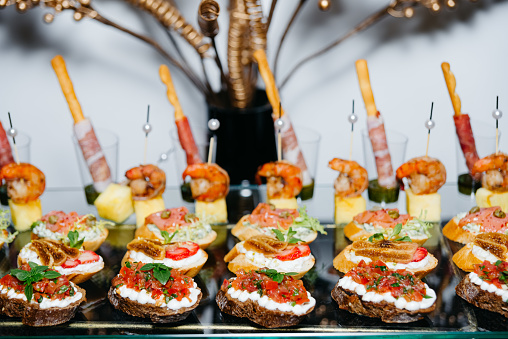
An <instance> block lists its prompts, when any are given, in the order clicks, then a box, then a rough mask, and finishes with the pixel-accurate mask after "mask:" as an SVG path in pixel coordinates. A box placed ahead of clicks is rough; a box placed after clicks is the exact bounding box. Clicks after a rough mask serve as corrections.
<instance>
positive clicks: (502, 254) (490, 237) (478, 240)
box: [452, 233, 508, 272]
mask: <svg viewBox="0 0 508 339" xmlns="http://www.w3.org/2000/svg"><path fill="white" fill-rule="evenodd" d="M473 246H478V247H479V248H481V249H483V250H484V251H487V252H488V253H490V254H491V255H492V256H493V258H492V259H494V258H495V260H494V262H495V261H497V260H503V261H508V236H507V235H505V234H502V233H480V234H478V235H477V236H476V237H475V239H474V240H473V241H472V242H470V243H469V244H466V246H464V247H462V248H461V249H460V250H459V251H458V252H457V253H455V254H454V255H453V258H452V260H453V262H454V263H455V265H457V266H458V267H459V268H460V269H461V270H463V271H466V272H473V271H474V265H476V264H481V263H482V262H483V260H484V259H480V258H478V257H477V256H475V255H474V254H473ZM487 260H488V259H487ZM489 261H491V260H489Z"/></svg>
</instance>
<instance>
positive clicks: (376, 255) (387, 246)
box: [333, 238, 437, 278]
mask: <svg viewBox="0 0 508 339" xmlns="http://www.w3.org/2000/svg"><path fill="white" fill-rule="evenodd" d="M362 260H363V261H364V262H366V263H370V262H372V261H376V260H381V261H383V262H384V263H385V264H386V266H387V267H388V268H389V269H405V270H408V271H409V272H411V273H413V274H414V275H415V276H416V277H418V278H423V277H424V276H425V275H427V274H428V273H430V272H431V271H432V270H433V269H434V268H436V266H437V259H436V257H434V256H433V255H432V254H431V253H429V252H428V251H427V249H426V248H425V247H420V246H418V244H417V243H414V242H410V241H391V240H386V239H381V240H376V239H373V238H369V240H357V241H355V242H353V243H352V244H351V245H349V246H347V247H346V248H345V249H344V250H342V252H340V253H339V254H338V255H337V256H336V257H335V259H333V267H335V268H336V269H337V270H339V271H340V272H342V273H347V272H349V271H350V270H351V269H353V268H355V267H356V266H357V265H358V264H359V263H360V261H362Z"/></svg>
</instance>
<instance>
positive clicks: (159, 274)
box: [141, 263, 172, 285]
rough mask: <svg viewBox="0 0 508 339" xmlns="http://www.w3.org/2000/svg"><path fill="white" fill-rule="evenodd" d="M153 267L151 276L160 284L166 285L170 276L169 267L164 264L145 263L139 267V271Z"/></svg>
mask: <svg viewBox="0 0 508 339" xmlns="http://www.w3.org/2000/svg"><path fill="white" fill-rule="evenodd" d="M152 269H153V277H154V278H155V279H157V280H158V281H159V282H160V283H161V284H162V285H166V283H167V282H168V280H169V278H170V277H171V270H172V268H171V267H168V266H166V265H164V264H160V263H156V264H146V265H144V266H143V267H141V271H149V270H152Z"/></svg>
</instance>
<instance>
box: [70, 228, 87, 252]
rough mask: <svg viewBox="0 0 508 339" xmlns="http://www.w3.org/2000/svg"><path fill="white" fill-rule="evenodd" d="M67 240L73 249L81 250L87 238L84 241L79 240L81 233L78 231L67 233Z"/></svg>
mask: <svg viewBox="0 0 508 339" xmlns="http://www.w3.org/2000/svg"><path fill="white" fill-rule="evenodd" d="M67 238H69V245H70V246H71V247H72V248H77V249H80V248H81V246H82V245H83V242H84V241H85V237H83V239H81V240H79V232H78V231H70V232H69V233H67Z"/></svg>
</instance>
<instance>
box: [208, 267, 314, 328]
mask: <svg viewBox="0 0 508 339" xmlns="http://www.w3.org/2000/svg"><path fill="white" fill-rule="evenodd" d="M288 291H292V292H291V293H288ZM215 301H216V302H217V305H218V306H219V308H220V310H221V311H222V312H224V313H227V314H230V315H233V316H235V317H241V318H247V319H249V320H251V321H253V322H255V323H256V324H258V325H261V326H263V327H268V328H275V327H288V326H294V325H297V324H299V323H300V322H301V321H302V320H303V318H305V316H306V315H307V314H309V313H310V312H312V310H313V309H314V306H315V305H316V300H315V299H314V298H313V297H312V296H311V295H310V293H309V292H307V290H306V289H305V287H304V286H303V282H302V281H301V280H297V279H294V278H293V277H292V276H291V274H290V273H280V272H277V271H276V270H273V269H267V268H262V269H259V270H251V271H247V272H246V271H243V270H240V271H238V272H237V276H236V277H235V278H231V279H229V280H227V279H225V280H224V282H223V283H222V286H221V288H220V290H219V292H218V293H217V296H216V298H215Z"/></svg>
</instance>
